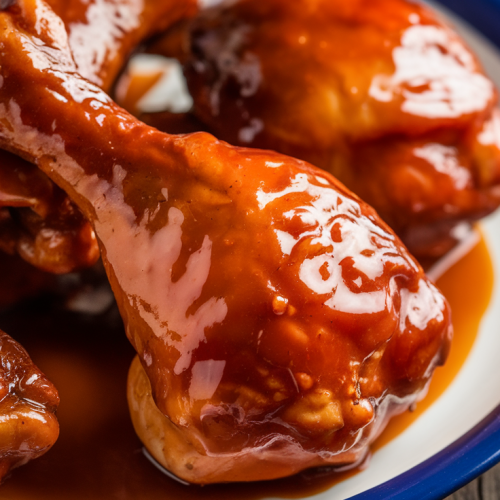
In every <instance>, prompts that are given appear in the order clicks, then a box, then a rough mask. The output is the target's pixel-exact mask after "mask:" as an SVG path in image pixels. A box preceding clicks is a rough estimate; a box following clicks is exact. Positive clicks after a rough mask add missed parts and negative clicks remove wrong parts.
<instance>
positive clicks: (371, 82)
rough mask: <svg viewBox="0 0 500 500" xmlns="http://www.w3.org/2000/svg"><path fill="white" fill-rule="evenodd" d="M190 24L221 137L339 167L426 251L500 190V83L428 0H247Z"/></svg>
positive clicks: (201, 110)
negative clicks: (498, 109)
mask: <svg viewBox="0 0 500 500" xmlns="http://www.w3.org/2000/svg"><path fill="white" fill-rule="evenodd" d="M185 34H186V35H187V37H188V39H186V40H185V41H184V47H185V49H187V51H188V54H187V55H186V54H184V58H186V57H187V60H186V61H185V64H186V66H185V68H186V76H187V79H188V84H189V88H190V91H191V93H192V95H193V98H194V101H195V109H194V111H195V113H196V115H197V117H198V118H199V119H201V121H203V122H204V123H205V124H207V125H208V126H209V127H210V130H211V131H212V132H213V133H214V134H215V135H216V136H217V137H219V138H220V139H223V140H227V141H229V142H230V143H232V144H236V145H244V146H254V147H263V148H269V149H274V150H277V151H280V152H282V153H286V154H290V155H292V156H295V157H298V158H302V159H304V160H307V161H310V162H311V163H313V164H315V165H318V166H320V167H322V168H324V169H326V170H328V171H329V172H331V173H333V174H334V175H335V176H336V177H337V178H339V179H340V180H341V181H342V182H344V183H345V184H346V185H347V186H348V187H349V188H350V189H352V190H353V191H354V192H356V193H357V194H359V195H360V196H361V197H362V198H363V199H364V200H365V201H367V202H368V203H370V204H371V205H372V206H373V207H374V208H375V209H376V210H377V211H379V213H380V214H381V215H382V217H383V218H384V219H385V221H386V222H388V223H389V225H391V227H393V229H395V231H396V232H397V233H398V234H399V235H400V236H401V237H402V239H403V241H404V242H405V243H406V244H407V245H408V247H409V248H410V250H411V251H412V253H414V254H416V255H417V256H418V257H419V258H425V257H436V256H439V255H442V254H443V253H445V252H446V251H447V250H448V249H449V248H450V246H453V244H454V241H455V240H454V233H453V229H454V228H455V227H456V225H457V224H458V223H460V222H464V221H465V222H470V221H474V220H476V219H478V218H480V217H482V216H484V215H486V214H488V213H490V212H491V211H492V210H494V209H495V208H496V207H497V206H498V204H499V203H500V128H499V126H498V118H497V117H495V115H492V110H493V106H494V104H495V102H496V92H495V90H494V88H493V85H492V83H491V82H490V81H489V80H488V78H486V77H485V75H484V73H483V71H482V69H481V67H480V65H479V63H478V62H477V60H476V58H475V57H474V55H473V54H472V53H471V52H470V51H469V49H468V48H467V47H466V46H465V45H464V43H463V41H462V40H461V39H460V38H459V37H458V36H457V35H456V34H455V33H454V32H453V31H452V30H451V29H450V28H448V27H447V26H445V25H444V24H443V23H442V22H441V21H440V20H438V19H437V18H436V17H435V15H434V14H433V13H432V12H431V11H430V10H429V9H428V8H427V7H424V6H421V5H419V4H417V3H414V2H409V1H406V0H354V1H346V0H316V1H313V2H311V1H310V0H297V1H294V2H290V1H289V0H269V1H266V2H258V1H254V0H239V1H237V2H229V4H228V5H226V6H225V7H224V6H223V7H219V8H215V9H212V10H207V11H206V12H204V13H202V14H201V15H200V16H199V17H198V18H197V19H196V20H195V21H194V22H193V23H192V25H191V27H190V29H189V30H187V31H186V33H185ZM173 38H174V41H176V43H175V44H174V45H175V47H177V50H178V49H179V47H181V46H182V44H181V43H179V42H178V39H179V33H178V30H177V31H176V32H175V33H174V35H173ZM171 45H172V44H170V45H169V44H168V40H166V41H165V42H164V44H163V46H162V45H161V44H157V45H156V48H157V49H158V50H167V51H168V50H169V48H170V46H171ZM494 121H496V127H494V126H492V124H493V122H494ZM485 127H486V128H489V130H490V132H489V133H484V128H485Z"/></svg>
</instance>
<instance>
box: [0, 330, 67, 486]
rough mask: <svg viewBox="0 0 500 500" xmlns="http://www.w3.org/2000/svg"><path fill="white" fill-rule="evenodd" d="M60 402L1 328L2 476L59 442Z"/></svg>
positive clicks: (50, 386) (0, 469)
mask: <svg viewBox="0 0 500 500" xmlns="http://www.w3.org/2000/svg"><path fill="white" fill-rule="evenodd" d="M58 405H59V395H58V394H57V390H56V389H55V387H54V386H53V385H52V384H51V383H50V381H49V380H48V379H47V378H46V377H45V375H44V374H43V373H42V372H41V371H40V370H39V369H38V368H37V367H36V366H35V365H34V364H33V362H32V361H31V359H30V357H29V356H28V353H27V352H26V351H25V350H24V349H23V348H22V347H21V346H20V345H19V344H18V343H17V342H16V341H15V340H13V339H12V338H11V337H9V336H8V335H7V334H6V333H4V332H3V331H1V330H0V415H1V419H0V480H1V479H3V478H4V477H5V475H6V474H7V473H8V472H9V471H10V470H11V469H13V468H14V467H18V466H19V465H23V464H25V463H26V462H28V461H29V460H32V459H34V458H37V457H39V456H40V455H43V454H44V453H45V452H46V451H47V450H48V449H49V448H50V447H51V446H52V445H53V444H54V443H55V442H56V440H57V438H58V436H59V423H58V422H57V419H56V416H55V412H56V409H57V406H58Z"/></svg>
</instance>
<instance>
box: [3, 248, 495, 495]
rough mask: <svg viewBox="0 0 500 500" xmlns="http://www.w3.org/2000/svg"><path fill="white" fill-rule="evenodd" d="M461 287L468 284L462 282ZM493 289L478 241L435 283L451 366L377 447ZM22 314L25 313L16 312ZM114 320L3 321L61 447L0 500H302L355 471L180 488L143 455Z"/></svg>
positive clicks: (12, 483)
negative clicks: (449, 337)
mask: <svg viewBox="0 0 500 500" xmlns="http://www.w3.org/2000/svg"><path fill="white" fill-rule="evenodd" d="M464 282H467V283H468V286H467V287H464V286H459V285H460V284H463V283H464ZM492 285H493V269H492V262H491V258H490V256H489V253H488V249H487V246H486V243H485V241H484V240H483V239H482V240H481V241H480V242H479V243H478V244H477V245H476V246H475V247H474V248H473V249H472V250H471V252H470V253H469V254H467V255H466V256H465V257H463V258H462V260H460V261H459V262H458V263H457V264H455V265H454V266H453V267H452V268H451V269H450V270H448V271H447V272H446V273H445V275H444V276H442V277H441V278H440V279H439V286H440V287H441V288H442V290H443V291H444V293H445V295H446V296H447V298H448V300H449V301H450V303H451V306H452V308H453V311H454V318H455V339H454V343H453V347H452V349H451V352H450V356H449V359H448V363H447V364H446V365H445V367H443V368H440V369H438V370H436V372H435V376H434V379H433V381H432V384H431V387H430V390H429V393H428V395H427V397H426V399H424V400H423V401H421V402H420V403H419V404H418V405H417V409H416V411H414V412H413V413H410V412H407V413H405V414H403V415H401V416H399V417H396V418H395V419H393V421H392V422H391V423H390V424H389V427H388V428H387V430H386V432H384V434H382V436H381V437H380V438H379V440H378V441H377V442H376V443H375V444H374V445H373V450H377V449H379V448H380V447H381V446H383V445H384V444H386V443H388V442H389V441H390V440H391V439H393V438H394V437H396V436H397V435H398V434H399V433H401V432H402V431H403V430H405V429H406V428H407V427H408V426H409V425H410V424H411V423H412V422H413V421H414V420H415V419H416V418H418V416H419V415H420V414H421V413H422V412H423V411H424V410H425V409H426V408H427V407H429V406H430V405H431V404H432V403H433V402H434V401H435V400H436V399H437V398H438V397H439V396H440V395H441V394H442V392H443V391H444V390H445V389H446V387H447V386H448V385H449V384H450V382H451V381H452V380H453V378H454V376H455V375H456V374H457V372H458V370H459V369H460V367H461V366H462V364H463V362H464V361H465V359H466V357H467V355H468V353H469V351H470V349H471V347H472V344H473V343H474V339H475V337H476V334H477V329H478V326H479V323H480V321H481V318H482V315H483V313H484V311H485V309H486V307H487V306H488V303H489V299H490V295H491V290H492ZM21 310H22V311H24V313H23V314H19V312H20V311H21ZM116 314H117V313H116V311H114V312H110V313H108V314H107V315H105V316H101V317H99V318H97V319H96V318H91V317H85V316H80V315H75V314H71V313H68V312H65V311H61V310H59V309H58V307H57V303H55V304H54V302H50V301H48V300H46V301H45V302H43V301H42V302H40V301H38V302H34V303H32V304H31V307H30V308H29V309H26V307H25V306H20V307H19V308H17V309H14V310H12V311H10V312H4V313H3V314H2V315H1V316H0V321H1V322H2V325H3V326H4V328H6V329H8V330H9V331H11V332H12V334H13V335H15V336H16V338H17V339H18V340H19V341H20V342H22V343H23V345H25V346H26V348H27V349H28V350H29V352H30V353H31V356H32V358H33V359H34V361H35V362H36V363H38V365H39V366H40V367H41V368H42V369H43V370H44V371H45V373H46V374H47V375H48V376H49V377H50V379H51V380H52V381H53V382H54V384H55V385H56V386H57V387H58V389H59V392H60V395H61V405H60V409H59V412H58V417H59V420H60V423H61V436H60V438H59V441H58V442H57V443H56V445H55V446H54V448H53V449H52V450H51V451H50V453H48V454H47V455H45V456H44V457H42V458H40V459H38V460H36V461H35V462H33V463H30V464H28V465H27V466H25V467H23V468H21V469H18V470H16V471H15V473H14V474H13V476H12V477H11V478H10V479H9V480H8V481H7V482H6V483H5V484H4V485H3V486H2V490H1V491H2V495H3V497H4V498H9V499H11V500H66V499H67V498H71V499H72V500H83V499H87V498H93V499H96V500H101V499H102V500H107V499H109V498H113V497H115V496H116V497H119V498H121V499H123V500H132V499H140V500H142V499H144V500H155V499H158V500H159V499H164V498H175V499H183V500H202V499H203V500H208V499H213V500H215V499H217V500H219V499H220V500H232V499H234V498H241V499H244V500H247V499H248V500H254V499H259V498H265V497H273V496H274V497H279V498H302V497H305V496H309V495H312V494H315V493H318V492H319V491H322V490H325V489H327V488H328V487H330V486H331V485H333V484H335V483H337V482H338V481H341V480H343V479H346V478H347V477H350V476H351V475H352V474H355V471H351V472H346V473H342V474H338V473H332V472H331V471H330V472H329V471H328V470H320V471H312V472H307V473H303V474H300V475H298V476H294V477H292V478H286V479H283V480H277V481H271V482H265V483H253V484H244V485H221V486H205V487H197V486H190V487H185V486H182V485H180V484H178V483H176V482H174V481H173V480H171V479H169V478H167V477H166V476H164V475H163V474H162V473H161V472H159V471H158V470H157V469H156V468H154V467H153V466H152V465H151V464H150V463H149V462H148V461H147V460H146V458H145V457H144V456H143V454H142V452H141V449H142V445H141V443H140V441H139V440H138V439H137V438H136V436H135V434H134V431H133V429H132V426H131V423H130V418H129V415H128V409H127V404H126V400H125V384H124V380H125V377H126V374H127V370H128V367H129V364H130V361H131V360H132V357H133V355H134V352H133V349H132V348H131V347H130V346H129V344H128V342H127V341H126V340H125V337H124V335H123V331H122V327H121V324H120V321H119V319H118V317H117V316H115V315H116ZM56 317H57V318H58V320H57V321H55V318H56ZM35 326H36V329H35V328H34V327H35ZM69 332H70V333H69ZM41 338H43V342H41V341H40V339H41ZM96 345H99V349H96V348H95V347H96Z"/></svg>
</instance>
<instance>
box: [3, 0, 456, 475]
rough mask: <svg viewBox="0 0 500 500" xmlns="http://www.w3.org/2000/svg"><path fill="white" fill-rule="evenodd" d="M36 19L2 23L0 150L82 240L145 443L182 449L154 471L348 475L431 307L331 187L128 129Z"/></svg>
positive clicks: (434, 297) (417, 361)
mask: <svg viewBox="0 0 500 500" xmlns="http://www.w3.org/2000/svg"><path fill="white" fill-rule="evenodd" d="M37 6H38V7H37ZM41 6H42V4H40V5H39V0H36V1H34V2H26V1H21V0H19V2H18V3H16V6H13V7H12V8H11V9H8V10H7V11H4V12H2V13H1V14H0V27H3V29H0V42H1V43H2V46H3V47H4V50H3V51H2V52H1V53H0V68H1V75H2V78H3V80H2V85H1V86H0V116H1V118H2V120H1V122H0V143H1V145H2V146H3V147H6V148H9V149H10V150H12V151H13V152H15V153H17V154H20V155H21V156H23V157H25V158H27V159H29V160H30V161H32V162H34V163H35V164H36V165H37V166H38V167H39V168H40V169H41V170H42V171H43V172H44V173H45V174H46V175H47V176H48V177H50V178H51V179H52V180H53V181H54V182H55V183H56V184H58V185H59V186H60V187H61V188H62V189H64V190H65V191H66V193H67V194H68V196H69V197H70V198H71V199H72V200H73V202H74V203H76V205H77V206H78V207H79V208H80V210H81V211H82V212H83V214H84V215H85V217H86V218H87V219H88V220H89V221H90V222H91V224H92V225H93V228H94V231H95V233H96V236H97V238H98V240H99V242H100V248H101V255H102V258H103V262H104V265H105V267H106V271H107V273H108V277H109V280H110V283H111V286H112V288H113V292H114V294H115V297H116V299H117V303H118V307H119V309H120V313H121V315H122V317H123V319H124V323H125V330H126V333H127V336H128V338H129V340H130V341H131V343H132V344H133V346H134V347H135V349H136V350H137V352H138V355H139V357H140V359H141V363H142V366H143V368H144V370H145V371H146V372H147V376H148V377H149V380H150V381H151V386H152V390H153V395H154V398H155V402H156V404H157V407H158V409H159V410H160V411H161V412H162V413H163V417H162V418H163V421H162V425H163V424H164V425H165V426H167V425H170V426H172V425H175V429H176V430H175V432H178V434H179V435H181V436H182V437H181V438H179V439H182V443H183V445H186V446H191V449H190V452H191V455H188V454H186V453H184V452H182V453H178V454H177V455H176V454H175V451H177V448H175V449H174V447H173V446H172V447H170V448H169V447H165V446H163V447H159V451H158V450H157V451H158V452H157V454H156V457H157V459H158V460H160V461H162V460H163V461H164V463H165V462H166V463H167V466H168V467H169V468H170V469H171V470H173V471H174V472H175V473H176V474H178V475H179V476H181V477H183V478H184V479H187V480H189V481H191V482H199V483H202V484H203V483H210V482H221V481H236V480H245V481H246V480H256V479H271V478H276V477H284V476H287V475H290V474H292V473H295V472H298V471H300V470H303V469H306V468H309V467H312V466H318V465H332V464H336V465H345V464H348V463H353V462H357V461H358V460H360V459H361V458H362V457H363V456H364V454H365V452H366V449H367V445H368V444H369V443H370V442H371V441H372V440H373V439H374V437H375V436H376V435H377V433H378V431H379V430H380V429H381V428H382V427H383V426H384V425H385V422H386V419H387V417H388V416H389V415H390V414H391V413H392V412H395V411H403V410H404V409H405V408H407V407H409V406H410V405H411V404H412V403H413V402H414V401H415V400H416V399H417V398H418V395H419V392H420V391H421V390H422V389H423V388H424V387H425V386H426V385H427V381H428V379H429V377H430V375H431V373H432V371H433V369H434V368H435V367H436V366H437V365H439V364H441V363H442V362H443V361H444V359H445V357H446V354H447V351H448V345H449V341H450V335H451V328H450V316H449V308H448V305H447V303H446V301H445V300H444V298H443V297H442V296H441V295H440V294H439V292H438V291H437V290H436V289H435V287H434V286H433V285H432V284H431V283H430V282H429V281H428V280H427V279H426V277H425V275H424V273H423V271H422V269H421V268H420V267H419V266H418V265H417V263H416V262H415V261H414V260H413V259H412V257H411V256H410V255H409V254H408V253H407V251H406V249H405V248H404V247H403V245H402V244H401V242H400V241H399V240H398V239H397V238H396V237H395V236H394V235H393V234H392V232H391V231H390V229H389V228H388V227H387V226H386V225H385V224H384V223H383V222H382V221H381V220H380V219H379V218H378V216H377V214H376V213H375V212H374V211H373V210H372V209H371V208H370V207H368V206H367V205H366V204H364V203H363V202H362V201H360V200H359V199H358V198H356V197H355V196H354V195H352V194H351V193H350V192H348V191H347V190H346V189H345V188H344V187H343V186H342V185H341V184H339V183H338V181H336V180H335V179H334V178H333V177H332V176H330V175H329V174H327V173H325V172H323V171H320V170H318V169H315V168H314V167H312V166H310V165H308V164H306V163H304V162H301V161H298V160H294V159H293V158H289V157H285V156H282V155H279V154H277V153H273V152H270V151H259V150H251V149H241V148H235V147H232V146H230V145H228V144H226V143H223V142H220V141H218V140H217V139H215V138H214V137H212V136H210V135H208V134H203V133H199V134H191V135H185V136H171V135H167V134H163V133H161V132H159V131H158V130H155V129H152V128H150V127H147V126H146V125H145V124H144V123H141V122H140V121H138V120H136V119H135V118H133V117H132V116H130V115H129V114H127V113H125V112H124V111H123V110H122V109H121V108H119V107H118V106H116V104H114V103H113V102H112V101H111V99H110V98H109V96H108V95H107V94H105V93H104V92H103V91H102V89H100V88H99V87H97V86H95V85H93V84H92V83H90V82H88V81H86V80H85V79H84V78H82V77H81V76H80V75H79V74H78V72H77V69H78V68H77V66H76V64H75V61H74V60H73V57H72V53H71V50H72V49H71V44H70V43H69V42H68V39H67V37H66V30H65V27H64V25H63V23H62V22H61V20H60V19H58V18H57V17H55V16H54V15H52V16H51V15H49V14H48V13H47V12H46V11H45V10H44V8H42V7H41ZM35 7H37V8H35ZM28 14H29V15H28ZM39 39H42V40H43V42H44V44H43V45H41V44H40V43H38V40H39ZM34 41H36V43H34ZM68 44H69V45H68ZM33 82H36V83H37V84H36V85H33ZM41 108H43V109H44V110H45V112H44V113H40V109H41ZM139 407H140V405H136V406H135V407H134V405H133V404H131V408H132V410H133V411H132V414H133V415H134V414H135V413H134V408H139ZM386 410H387V411H386ZM135 416H137V415H135ZM160 416H161V414H160ZM165 416H166V417H168V418H165ZM134 422H135V421H134ZM169 422H172V423H173V424H172V423H171V424H169ZM136 428H138V429H139V430H141V429H142V430H144V431H145V432H144V434H145V435H141V438H142V439H143V440H144V441H145V442H146V443H148V440H150V442H149V449H150V450H151V448H153V447H154V445H155V444H158V443H160V444H161V443H162V440H163V437H162V436H163V435H164V434H162V433H161V432H160V433H159V434H154V433H153V432H151V434H149V435H148V430H149V429H155V427H152V426H151V425H143V427H142V428H141V427H140V426H137V425H136ZM167 441H168V440H167ZM196 447H197V448H196ZM200 450H201V451H200ZM231 454H232V457H233V458H234V460H233V459H231V460H229V459H228V457H229V456H231ZM208 456H210V458H207V457H208ZM263 457H264V458H263ZM284 457H286V459H284ZM200 464H201V465H200ZM214 464H219V465H220V464H224V467H216V466H215V465H214ZM235 464H236V465H235Z"/></svg>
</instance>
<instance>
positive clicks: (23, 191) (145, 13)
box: [0, 0, 196, 274]
mask: <svg viewBox="0 0 500 500" xmlns="http://www.w3.org/2000/svg"><path fill="white" fill-rule="evenodd" d="M47 3H48V5H50V6H51V7H52V9H53V10H54V11H55V13H56V14H57V15H58V16H59V17H60V18H61V19H62V21H63V22H64V29H65V30H66V31H67V32H68V44H69V46H70V48H71V54H72V57H73V59H74V61H75V65H76V68H77V70H78V72H79V73H80V74H82V75H84V76H85V77H86V78H88V79H89V80H90V81H92V82H94V83H96V84H97V85H99V86H100V87H102V88H103V89H105V90H108V89H109V88H110V87H111V85H112V83H113V82H114V79H115V77H116V75H117V74H118V72H119V71H120V69H121V67H122V65H123V63H124V61H125V59H126V58H127V56H128V55H129V53H130V52H131V51H132V49H134V48H135V46H136V45H137V44H138V43H139V42H140V41H141V40H143V39H144V38H148V37H149V36H151V35H153V34H154V33H155V32H157V31H161V30H164V29H165V28H166V27H167V26H169V25H170V24H172V23H174V22H175V21H177V20H178V19H180V18H183V17H186V16H189V15H192V14H193V13H194V11H195V10H196V2H195V1H194V0H184V1H182V2H177V1H162V2H155V1H152V0H148V1H146V2H143V1H142V0H98V1H96V2H86V1H83V0H50V1H48V2H47ZM46 15H52V16H53V15H54V13H51V11H50V10H46ZM61 29H62V27H61ZM0 186H1V187H0V249H2V250H4V251H6V252H8V253H11V254H12V253H14V252H17V253H18V254H19V255H20V256H21V257H22V258H23V259H25V260H26V261H27V262H29V263H30V264H32V265H34V266H36V267H38V268H39V269H42V270H44V271H48V272H52V273H57V274H61V273H67V272H71V271H74V270H78V269H81V268H84V267H90V266H92V265H93V264H94V263H95V262H96V260H97V259H98V258H99V249H98V246H97V241H96V239H95V236H94V234H93V231H92V229H91V227H90V225H89V223H88V222H87V221H86V220H85V219H84V218H83V216H82V215H81V213H80V212H79V210H78V209H77V208H76V207H75V206H74V205H73V204H72V203H71V201H70V200H69V198H68V197H67V196H66V194H65V193H64V192H63V191H61V190H60V189H59V188H57V186H55V185H54V184H53V183H52V181H51V180H50V179H49V178H48V177H47V176H46V175H45V174H43V173H42V172H40V171H39V170H38V169H37V168H35V167H34V166H33V165H30V164H29V163H28V162H26V161H24V160H21V159H20V158H16V157H14V155H12V154H10V153H6V152H4V151H0ZM20 207H23V208H20Z"/></svg>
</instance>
